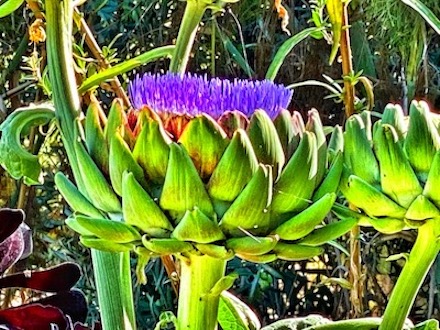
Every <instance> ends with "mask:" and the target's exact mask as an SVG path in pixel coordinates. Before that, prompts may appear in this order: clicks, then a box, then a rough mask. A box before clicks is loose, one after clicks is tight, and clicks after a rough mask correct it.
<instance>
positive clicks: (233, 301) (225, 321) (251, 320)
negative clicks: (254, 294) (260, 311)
mask: <svg viewBox="0 0 440 330" xmlns="http://www.w3.org/2000/svg"><path fill="white" fill-rule="evenodd" d="M217 318H218V322H219V323H220V325H221V327H222V328H223V329H228V330H229V329H230V330H258V329H260V328H261V324H260V321H259V320H258V317H257V316H256V315H255V313H254V312H253V311H252V310H251V309H250V308H249V307H248V306H247V305H246V304H245V303H244V302H242V301H241V300H240V299H238V298H237V297H235V296H234V295H232V294H230V293H229V292H227V291H223V293H222V295H221V296H220V304H219V308H218V316H217Z"/></svg>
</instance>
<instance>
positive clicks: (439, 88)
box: [0, 0, 440, 329]
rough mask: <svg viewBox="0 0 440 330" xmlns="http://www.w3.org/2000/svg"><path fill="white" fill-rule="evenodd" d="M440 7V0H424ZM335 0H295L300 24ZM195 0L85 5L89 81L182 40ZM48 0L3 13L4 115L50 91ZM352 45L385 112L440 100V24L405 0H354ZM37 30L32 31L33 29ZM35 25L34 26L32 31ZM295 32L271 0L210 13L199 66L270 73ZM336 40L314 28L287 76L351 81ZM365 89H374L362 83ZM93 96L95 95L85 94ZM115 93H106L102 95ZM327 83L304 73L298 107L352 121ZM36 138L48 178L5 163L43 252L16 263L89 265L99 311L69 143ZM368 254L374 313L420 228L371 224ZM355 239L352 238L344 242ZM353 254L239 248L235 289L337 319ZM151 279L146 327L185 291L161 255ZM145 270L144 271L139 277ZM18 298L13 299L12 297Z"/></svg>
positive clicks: (48, 134)
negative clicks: (259, 252) (70, 219)
mask: <svg viewBox="0 0 440 330" xmlns="http://www.w3.org/2000/svg"><path fill="white" fill-rule="evenodd" d="M424 2H425V4H426V5H427V6H428V7H429V8H431V10H432V11H433V12H434V13H435V14H436V15H437V16H440V5H439V3H438V1H436V0H431V1H424ZM0 3H1V1H0ZM323 3H324V2H323V1H322V0H321V1H319V0H318V1H299V0H285V1H283V5H284V7H285V8H286V10H287V12H288V14H289V20H288V24H287V27H286V28H287V30H288V31H290V33H291V35H295V34H296V33H298V32H300V31H302V30H304V29H305V28H307V27H310V26H313V23H312V22H311V19H312V16H311V15H312V14H311V13H312V9H315V10H316V9H319V8H321V7H322V4H323ZM183 8H184V3H182V2H181V1H177V0H167V1H165V0H137V1H129V0H88V1H86V2H85V3H84V4H83V5H81V6H80V7H79V8H78V12H79V13H80V14H79V15H78V16H77V20H78V22H79V19H80V18H81V17H83V18H84V21H85V22H86V24H87V26H88V27H89V28H90V29H91V31H92V35H93V36H94V38H96V42H97V44H98V45H99V46H100V47H101V56H102V58H101V60H99V59H98V58H97V57H96V56H95V55H94V52H93V50H92V49H91V48H90V46H89V45H88V44H87V38H86V37H84V35H83V34H82V33H81V32H80V28H79V24H78V25H77V31H76V34H75V46H74V51H75V55H76V56H75V60H76V62H75V69H76V72H77V80H78V84H80V83H81V81H83V80H84V79H85V78H87V77H90V76H91V75H93V74H95V73H96V72H98V71H99V70H100V68H102V63H103V61H104V62H106V63H107V64H106V65H114V64H117V63H120V62H121V61H124V60H126V59H129V58H132V57H134V56H137V55H139V54H141V53H144V52H145V51H147V50H150V49H153V48H155V47H159V46H164V45H168V44H172V43H173V42H174V41H175V37H176V35H177V31H178V28H179V22H180V19H181V17H182V14H183ZM40 10H41V11H43V12H44V3H43V2H42V1H36V0H32V1H31V0H29V1H27V2H26V4H25V5H24V6H22V7H21V8H20V9H19V10H18V11H16V12H15V13H14V14H12V15H10V16H8V17H5V18H2V19H0V31H1V32H0V73H1V74H0V122H1V121H2V120H3V119H4V118H5V116H7V115H8V114H10V113H11V112H12V111H14V110H15V109H17V108H18V107H20V106H23V105H26V104H29V103H31V102H41V101H44V100H47V97H48V95H50V84H49V83H48V79H47V73H46V70H45V66H46V55H45V48H44V20H41V21H39V22H38V21H37V20H38V19H43V16H42V15H41V12H40ZM349 14H350V24H351V30H350V33H351V46H352V51H353V61H354V66H355V71H356V72H360V71H363V74H364V75H365V76H367V77H368V78H369V79H370V80H371V81H372V83H373V85H374V100H375V108H374V109H373V111H375V112H378V113H380V112H381V109H383V107H384V105H385V104H387V103H388V102H390V101H392V102H399V103H401V104H403V105H406V104H408V97H411V96H412V95H414V96H415V97H416V98H424V99H426V100H428V101H429V102H430V103H431V104H432V105H433V106H434V109H435V110H438V111H440V35H438V34H437V35H436V34H435V32H434V31H432V30H431V29H430V27H429V26H428V25H427V24H426V23H425V22H424V21H423V19H422V18H421V17H419V16H418V15H417V14H416V13H415V12H414V11H412V10H411V9H410V8H408V7H406V6H405V5H404V4H403V3H401V2H400V1H399V0H393V1H390V0H383V1H376V0H374V1H373V0H368V1H355V0H353V1H352V2H351V3H350V6H349ZM36 21H37V22H36ZM29 31H30V33H29ZM29 36H30V37H29ZM288 38H289V35H288V34H287V33H286V32H285V31H283V28H282V25H281V20H280V19H279V17H278V14H277V12H276V10H275V9H274V3H273V1H272V0H240V1H238V2H237V3H234V4H230V5H228V6H226V7H225V10H224V11H223V12H220V13H216V14H214V15H211V13H210V12H208V14H207V15H206V16H205V18H204V20H203V24H202V26H201V27H200V31H199V33H198V35H197V39H196V44H195V45H196V46H195V48H194V49H193V54H192V58H191V60H190V63H189V68H188V70H189V71H191V72H198V73H206V74H207V75H209V76H218V77H227V78H234V77H247V78H252V79H253V78H259V79H261V78H264V76H265V74H266V71H267V68H268V67H269V65H270V63H271V61H272V59H273V57H274V55H275V52H276V50H277V49H278V48H279V46H280V45H281V44H282V43H283V42H284V41H285V40H287V39H288ZM330 51H331V45H329V44H328V42H327V41H326V39H325V38H324V39H319V40H318V39H313V38H308V39H306V40H305V41H303V42H301V43H300V44H298V45H297V46H296V47H295V48H294V50H293V51H292V52H291V53H290V54H289V56H287V58H286V60H285V62H284V64H283V67H282V69H281V70H280V73H279V75H278V76H277V79H276V80H277V82H279V83H284V84H286V85H290V84H293V83H299V82H304V81H309V80H317V81H321V82H324V83H328V80H326V79H325V77H324V76H327V77H330V78H331V79H332V80H334V81H336V82H341V81H342V80H341V67H340V63H339V62H338V61H335V62H334V63H333V64H332V65H329V64H328V58H329V54H330ZM167 65H168V63H167V62H166V61H165V60H163V61H158V62H155V63H153V64H149V65H146V66H142V67H139V68H137V69H136V70H135V71H134V72H131V73H128V74H126V75H123V76H122V77H119V78H120V79H119V82H120V84H121V85H122V87H123V88H124V89H125V87H126V84H127V82H128V81H129V79H130V78H131V77H133V75H135V74H137V73H141V72H146V71H154V72H160V71H163V70H166V68H167ZM357 92H358V97H359V98H363V97H366V93H365V90H364V89H363V88H358V89H357ZM98 93H100V94H101V96H106V97H107V100H108V101H109V102H110V100H111V99H112V98H113V97H114V96H115V94H114V89H113V88H112V86H111V85H110V83H109V84H107V83H105V84H102V85H101V86H100V88H99V89H98ZM85 97H88V95H86V96H85ZM102 99H105V98H102ZM335 100H336V101H337V100H338V99H337V98H334V97H332V95H331V92H329V90H328V89H325V88H323V87H321V86H310V85H307V84H304V85H303V86H301V87H297V88H296V89H295V94H294V99H293V102H292V104H291V109H292V110H293V109H295V110H298V111H300V112H301V113H302V114H303V115H304V116H305V115H306V113H307V111H308V110H309V109H310V108H312V107H315V108H317V109H319V111H320V113H321V117H322V118H323V121H324V123H325V124H327V125H334V124H342V123H343V121H344V118H343V111H342V104H341V103H338V102H335ZM30 136H31V139H29V141H26V143H27V144H28V145H29V148H30V149H32V150H33V151H34V153H37V152H39V153H44V155H45V157H44V159H45V162H44V164H42V165H43V168H44V175H43V176H42V178H41V185H38V186H33V187H26V186H24V185H23V184H22V183H21V182H20V181H15V180H13V179H12V178H10V177H9V176H8V175H7V174H6V173H4V171H3V170H2V169H1V168H0V188H1V189H0V207H19V208H23V209H24V210H25V212H26V214H27V219H26V222H27V223H28V224H29V225H30V227H31V228H32V229H33V235H34V242H35V253H34V254H33V255H32V257H30V258H28V259H26V260H25V261H23V262H20V263H19V264H18V265H17V267H19V268H22V269H25V268H37V267H42V266H46V265H52V264H56V263H59V262H60V261H67V260H69V261H76V262H78V263H79V264H80V265H81V266H82V268H83V274H84V275H83V278H82V281H81V282H80V284H79V287H80V288H81V289H82V290H83V291H84V292H85V293H86V295H87V296H88V299H89V306H90V312H89V320H90V322H92V321H94V320H96V319H97V318H98V312H97V308H96V297H95V295H94V288H93V279H92V278H91V276H92V275H91V274H92V272H91V262H90V258H89V253H88V251H87V249H85V248H84V247H82V246H81V245H79V244H78V237H77V236H76V234H74V233H73V232H72V231H70V230H69V229H68V228H67V227H66V226H64V219H65V218H66V216H68V215H69V212H70V211H69V209H68V208H67V206H66V205H65V204H64V202H63V200H62V199H61V197H60V195H59V194H58V192H57V190H56V188H55V187H54V182H53V175H54V173H56V171H59V170H61V169H62V170H63V171H68V164H66V158H65V154H64V151H63V148H62V145H61V142H60V138H59V136H58V132H57V130H56V129H55V127H53V126H50V125H48V127H45V128H44V129H43V130H42V131H35V132H32V134H31V135H30ZM359 238H360V240H361V246H362V253H363V255H362V259H363V264H364V271H363V278H361V279H360V280H361V282H362V283H363V286H364V300H363V302H362V303H363V304H364V308H363V309H364V311H365V314H366V316H376V315H381V314H382V312H383V309H384V306H385V304H386V301H387V298H388V296H389V293H390V290H391V288H392V286H393V283H394V282H395V281H396V278H397V275H398V273H399V272H400V269H401V266H402V265H401V263H400V262H399V261H397V262H396V261H393V262H391V261H386V259H387V257H388V256H390V255H393V254H396V253H400V252H402V251H408V250H409V249H410V247H411V245H412V242H413V239H414V236H413V235H412V233H411V232H404V233H400V234H396V235H388V236H385V235H381V234H377V233H375V232H374V231H368V230H366V229H363V232H362V233H361V236H360V237H359ZM340 244H341V246H342V247H345V248H347V246H348V242H347V240H343V241H341V242H340ZM348 267H349V265H348V257H347V256H346V255H345V254H344V253H343V252H341V250H340V249H337V248H335V247H332V246H329V247H328V249H327V253H326V254H325V255H323V256H322V257H320V258H315V259H314V260H313V261H309V262H298V263H287V262H281V261H277V262H274V263H271V264H267V265H254V264H250V263H243V262H241V261H240V260H238V259H236V260H233V261H231V262H230V263H229V268H230V270H231V271H232V270H234V271H236V272H238V273H239V274H240V278H239V279H238V280H237V282H236V285H235V286H234V288H233V291H234V292H235V293H236V294H238V296H239V297H240V298H242V299H243V300H244V301H246V302H247V303H249V304H250V305H251V306H252V308H253V309H254V310H255V311H257V313H258V315H259V317H260V318H261V320H262V321H263V322H262V323H263V324H268V323H271V322H273V321H274V320H277V319H280V318H285V317H288V316H300V315H305V314H310V313H319V314H321V315H324V316H328V317H331V318H333V319H344V318H347V317H350V315H351V310H352V307H351V306H350V302H349V295H348V289H349V288H348V287H347V286H348V285H349V283H348V281H347V280H346V278H347V272H348ZM146 270H147V277H148V284H147V285H145V286H139V285H137V286H136V289H135V293H134V295H135V301H136V308H137V314H138V320H139V323H140V326H141V328H143V329H152V328H153V325H154V324H155V323H156V322H157V320H158V318H159V315H160V313H161V312H163V311H167V310H172V311H175V303H176V297H175V293H174V291H173V288H172V285H171V282H170V280H169V279H168V277H167V274H166V272H165V271H164V268H163V267H162V265H161V261H160V260H159V259H157V260H154V261H152V262H150V264H149V265H148V267H147V269H146ZM134 280H135V279H134ZM439 288H440V262H437V263H436V264H435V265H434V267H433V269H432V270H431V271H430V276H428V279H427V282H426V284H425V285H424V286H423V288H422V291H421V292H420V294H419V297H418V299H417V302H416V304H415V307H414V308H413V311H412V316H411V317H412V318H414V320H415V321H421V320H424V319H427V318H440V295H439V294H437V291H438V289H439ZM7 303H8V301H7V299H6V300H5V301H3V304H7Z"/></svg>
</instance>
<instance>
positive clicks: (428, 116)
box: [340, 101, 440, 233]
mask: <svg viewBox="0 0 440 330" xmlns="http://www.w3.org/2000/svg"><path fill="white" fill-rule="evenodd" d="M352 118H353V117H352ZM352 118H350V119H349V120H348V121H347V131H346V135H345V145H346V150H345V152H346V153H350V152H352V153H353V155H355V154H356V152H357V155H356V156H357V157H358V158H359V159H360V162H362V163H360V164H358V165H359V168H360V167H361V165H362V166H364V169H362V171H361V170H359V171H355V170H354V167H353V166H351V163H350V159H351V158H350V157H345V159H344V160H345V165H346V166H345V167H344V170H343V174H342V180H341V184H340V188H341V191H342V193H343V194H344V195H345V197H346V198H347V200H348V201H349V202H350V203H352V205H354V206H356V207H357V208H359V209H360V210H361V211H362V214H363V215H364V216H368V217H369V218H368V223H369V225H372V226H373V227H374V228H375V229H376V230H378V231H380V232H383V233H396V232H399V231H401V230H404V229H408V228H418V227H419V226H421V225H423V223H424V222H426V221H427V220H430V219H434V218H438V217H439V216H440V209H439V207H440V203H439V201H440V198H439V197H438V196H439V193H438V187H440V179H439V178H440V176H439V173H440V153H439V149H440V141H439V140H440V138H439V133H438V125H439V123H438V122H437V121H436V120H434V119H435V115H434V114H432V113H430V111H429V108H428V106H427V104H426V103H424V102H417V101H414V102H412V104H411V107H410V113H409V116H407V117H405V116H404V114H403V110H402V108H401V107H400V106H398V105H388V106H387V107H386V108H385V110H384V113H383V116H382V120H379V121H377V122H376V123H375V124H374V126H373V129H372V131H373V134H372V135H373V140H372V142H373V146H372V149H371V150H372V151H373V156H374V157H372V156H371V157H369V156H367V154H369V152H368V153H367V152H361V151H362V150H363V149H362V148H361V147H360V146H358V147H355V146H356V145H360V143H359V141H361V140H362V141H363V143H364V144H365V145H366V142H365V140H368V138H365V135H367V134H361V133H360V130H359V129H358V126H359V125H358V124H356V123H358V122H359V121H358V120H357V119H356V117H354V118H353V119H352ZM349 123H354V124H356V125H354V124H353V125H352V126H350V124H349ZM366 129H367V128H366ZM350 132H351V133H350ZM356 132H357V133H356ZM366 133H368V132H366ZM367 136H368V135H367ZM356 141H358V142H356ZM368 142H370V141H368ZM350 146H351V147H350ZM365 150H368V148H366V147H365ZM359 152H361V153H362V154H363V156H359ZM353 158H354V157H353ZM376 162H377V163H378V165H379V166H378V167H379V181H378V182H376V180H374V182H371V181H373V180H370V181H369V179H368V178H374V177H376V172H377V168H376V165H375V163H376ZM361 173H362V177H361Z"/></svg>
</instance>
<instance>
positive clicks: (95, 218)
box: [58, 75, 406, 272]
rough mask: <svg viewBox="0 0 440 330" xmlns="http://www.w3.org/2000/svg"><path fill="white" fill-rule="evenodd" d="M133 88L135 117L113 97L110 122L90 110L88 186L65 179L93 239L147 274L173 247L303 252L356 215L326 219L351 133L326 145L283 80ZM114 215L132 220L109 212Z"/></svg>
mask: <svg viewBox="0 0 440 330" xmlns="http://www.w3.org/2000/svg"><path fill="white" fill-rule="evenodd" d="M182 79H183V80H187V81H184V82H185V84H186V85H185V84H183V85H182ZM193 85H194V86H193ZM182 86H184V87H185V86H186V87H185V88H183V87H182ZM251 88H252V89H251ZM130 92H131V94H132V95H131V97H132V100H133V102H134V105H135V108H137V109H140V110H136V111H133V112H131V113H129V114H128V115H127V114H126V113H125V112H124V110H123V108H122V103H121V102H120V101H118V100H116V101H115V102H113V104H112V106H111V109H110V111H109V115H108V119H107V122H106V123H104V120H103V119H101V115H100V109H99V107H98V105H97V104H93V105H92V106H91V107H90V109H89V111H88V114H87V119H86V124H85V125H86V126H85V131H86V134H85V135H86V144H87V149H88V151H89V153H87V151H86V149H85V148H84V146H83V145H82V144H81V143H78V145H76V146H75V151H76V153H77V158H78V163H79V167H80V172H81V175H82V176H83V177H84V181H85V183H86V189H85V190H84V191H81V192H79V191H78V189H75V186H74V185H73V184H72V183H71V182H70V181H68V180H67V178H65V177H62V178H61V177H60V178H59V179H58V180H59V181H60V182H61V185H60V190H64V191H65V194H66V196H68V195H69V196H70V201H69V203H70V204H71V205H72V206H74V207H75V208H76V209H77V210H76V211H77V213H81V214H83V215H86V216H88V217H85V216H82V215H77V216H76V217H75V218H73V219H70V220H69V221H68V224H69V226H70V227H71V228H73V229H74V230H76V231H78V232H79V233H80V234H81V242H82V243H83V244H84V245H85V246H88V247H92V248H99V249H103V250H106V251H112V252H118V251H127V250H129V249H134V250H135V252H136V253H138V254H139V255H140V256H141V257H140V258H143V259H142V260H141V262H140V263H139V267H138V268H139V269H138V272H141V271H142V268H143V266H144V265H145V262H146V261H147V260H148V259H149V258H151V257H156V256H159V255H168V254H182V253H195V254H206V255H209V256H211V257H214V258H219V259H223V260H229V259H230V258H232V257H233V256H234V255H237V256H239V257H241V258H243V259H245V260H249V261H252V262H259V263H261V262H270V261H273V260H275V259H277V258H281V259H286V260H302V259H307V258H310V257H311V256H314V255H316V254H319V253H321V252H322V249H321V248H320V247H319V245H322V244H324V243H325V242H327V241H328V240H332V239H335V238H337V236H339V235H342V234H343V233H345V232H346V231H347V230H348V229H347V228H349V227H350V226H352V225H353V224H354V223H356V222H357V221H358V218H353V217H352V218H350V219H348V220H345V221H340V222H337V223H334V224H332V226H331V227H329V228H327V227H328V226H327V225H325V223H324V222H325V217H326V215H327V213H328V212H329V211H330V209H331V207H332V205H333V203H334V201H335V198H336V190H337V188H338V186H339V180H340V177H341V172H342V169H343V155H342V149H343V140H342V131H341V129H340V128H339V129H336V130H335V133H334V134H333V135H334V136H335V137H334V138H333V137H332V140H333V141H334V142H333V143H332V144H330V146H329V147H327V142H326V138H325V134H324V129H323V126H322V123H321V120H320V119H319V115H318V112H317V111H316V110H312V111H311V112H309V119H308V122H307V125H305V124H304V121H303V119H302V117H301V115H300V114H299V113H297V112H294V113H293V114H292V115H291V114H290V113H289V112H288V111H287V110H285V108H286V106H287V104H288V102H289V101H290V97H291V91H288V90H287V89H285V88H284V87H282V86H278V85H274V84H273V83H271V82H268V81H264V82H242V81H234V82H229V81H221V80H218V79H213V80H210V81H207V79H206V78H204V77H196V76H186V77H184V78H181V77H180V76H178V75H165V76H151V75H147V76H145V77H144V78H142V79H140V78H137V80H136V81H135V83H134V84H133V85H131V87H130ZM103 127H104V128H103ZM101 149H108V154H107V155H106V154H105V152H104V151H102V150H101ZM328 149H331V150H332V152H333V156H331V155H327V152H328ZM92 150H95V152H93V151H92ZM98 152H102V155H99V157H98V154H96V156H94V159H92V158H91V156H90V155H89V154H91V153H98ZM105 161H107V163H108V167H106V165H105ZM97 165H98V166H97ZM99 167H101V170H100V169H99ZM110 183H111V185H110ZM397 207H398V208H399V206H398V205H397ZM404 211H405V212H406V210H405V209H404ZM115 213H116V214H121V213H122V218H123V222H116V221H111V220H108V219H105V218H109V219H112V217H113V216H114V214H115ZM353 219H355V220H353ZM315 228H318V229H319V232H317V234H316V235H315V236H313V231H314V230H315ZM332 228H333V229H332ZM118 231H119V233H118V234H117V235H116V234H115V233H116V232H118ZM112 235H113V236H112ZM301 239H304V242H305V244H300V243H299V242H300V240H301Z"/></svg>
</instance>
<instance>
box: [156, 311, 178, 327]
mask: <svg viewBox="0 0 440 330" xmlns="http://www.w3.org/2000/svg"><path fill="white" fill-rule="evenodd" d="M171 324H172V325H174V327H175V328H176V327H177V318H176V316H175V315H174V314H173V312H162V313H161V314H160V316H159V322H157V324H156V326H155V327H154V330H160V329H168V328H169V325H171Z"/></svg>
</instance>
